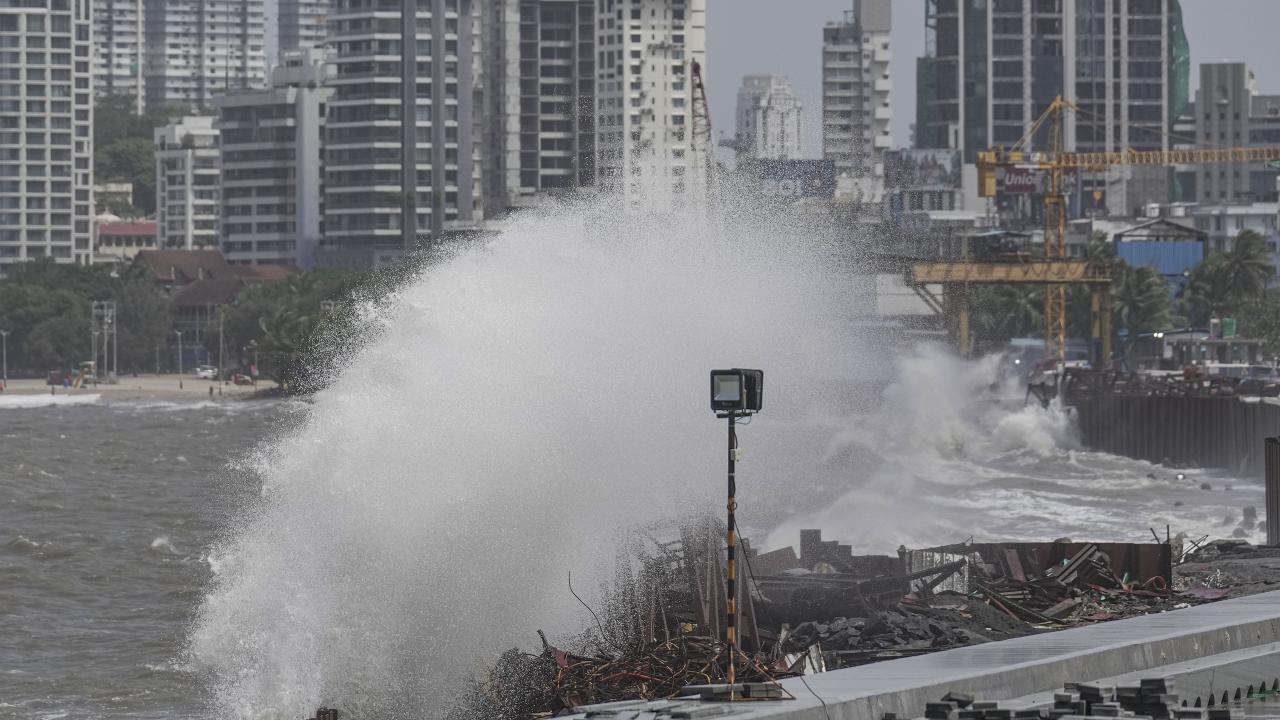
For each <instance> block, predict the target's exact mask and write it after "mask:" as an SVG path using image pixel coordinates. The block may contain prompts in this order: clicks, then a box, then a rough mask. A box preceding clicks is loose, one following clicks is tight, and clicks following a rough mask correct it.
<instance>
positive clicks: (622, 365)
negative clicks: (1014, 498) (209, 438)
mask: <svg viewBox="0 0 1280 720" xmlns="http://www.w3.org/2000/svg"><path fill="white" fill-rule="evenodd" d="M596 217H597V216H595V215H583V214H579V213H568V214H565V215H562V216H558V217H531V218H526V219H523V220H521V221H520V222H519V223H518V224H517V226H516V227H515V228H514V229H512V230H511V231H509V232H508V233H506V234H505V235H504V236H502V237H500V238H498V239H496V240H494V241H492V242H490V243H489V244H488V246H487V247H484V248H477V249H475V250H473V251H468V252H464V253H463V254H461V255H460V256H459V257H457V258H455V259H453V260H452V261H450V262H448V263H447V264H445V265H443V266H439V267H435V268H433V269H431V270H429V271H428V272H427V273H426V274H425V276H424V277H423V279H422V280H421V281H420V282H417V283H414V284H412V285H411V286H410V287H408V288H406V289H404V290H403V291H402V292H400V293H399V295H398V296H397V297H396V299H395V302H394V303H393V306H392V307H391V308H390V309H389V310H387V311H385V312H373V311H368V312H369V315H368V318H369V321H370V322H372V323H376V324H377V326H378V327H380V328H381V335H380V337H379V338H378V339H377V341H376V342H375V343H374V344H373V345H371V346H370V347H368V348H366V350H364V351H363V352H361V353H360V354H358V355H357V356H356V357H355V358H353V359H352V360H351V361H350V364H349V366H348V367H347V369H346V370H345V372H344V374H343V375H342V376H341V377H339V378H338V379H337V380H336V382H334V383H333V384H332V385H331V386H330V387H329V389H327V390H325V391H323V392H321V393H320V394H318V395H317V396H316V399H315V405H314V407H313V408H312V410H311V411H310V412H309V413H308V421H307V423H306V425H305V426H304V427H303V428H302V429H301V430H299V431H297V432H295V433H293V434H292V435H290V436H289V437H286V438H284V439H282V440H281V441H279V442H278V443H277V444H276V445H274V446H272V447H271V448H270V449H269V451H268V452H264V453H263V454H262V457H261V458H260V466H259V471H260V472H261V473H262V475H263V478H264V486H263V496H264V497H263V504H262V506H261V507H260V508H258V509H257V510H256V511H255V512H254V513H253V514H252V515H251V517H249V518H248V519H247V520H246V521H245V522H244V524H243V526H242V527H240V528H238V530H237V532H236V533H234V535H233V538H232V539H231V541H230V542H228V543H226V544H225V545H222V546H219V547H218V548H215V550H214V552H213V553H211V554H210V556H209V557H210V563H211V565H212V566H215V567H216V574H215V576H214V580H213V589H212V591H211V592H210V593H209V594H208V596H207V597H206V598H205V600H204V603H203V605H202V607H201V609H200V615H199V621H198V623H197V624H196V628H195V631H194V634H193V637H192V641H191V648H192V656H193V658H194V659H195V660H196V662H197V664H198V665H199V666H200V667H201V668H202V669H203V670H205V671H207V672H208V673H209V674H210V675H211V676H212V677H213V678H215V688H214V690H215V696H216V698H217V700H218V703H219V704H220V707H221V709H222V710H223V711H224V712H225V713H226V714H228V715H234V716H241V715H250V714H253V713H258V712H264V711H267V710H269V709H272V708H286V709H288V710H289V711H301V710H302V709H306V708H311V707H315V706H317V705H319V704H324V703H341V704H342V706H343V707H344V708H347V709H349V710H350V712H351V714H352V715H356V714H359V715H362V716H369V717H383V716H385V717H396V716H414V717H423V716H428V717H429V716H431V715H434V714H437V713H439V712H442V711H444V710H445V709H447V707H448V704H449V703H450V702H451V700H452V697H453V693H454V691H455V690H456V689H457V688H459V683H460V681H461V678H462V677H463V676H465V675H468V674H469V673H470V671H471V670H472V669H474V668H475V667H477V666H478V665H479V664H481V663H487V662H491V661H492V658H493V657H495V656H496V653H497V652H499V651H500V650H501V649H503V648H507V647H510V646H511V645H512V644H521V643H533V642H536V641H535V640H534V638H533V636H531V634H530V633H532V632H533V631H534V630H536V629H539V628H542V629H545V630H546V631H548V633H549V634H551V635H552V637H554V636H555V635H556V634H557V633H567V632H570V631H577V630H578V629H580V626H579V624H578V619H579V613H580V606H579V605H578V603H577V602H576V601H575V600H574V599H573V597H572V596H571V595H570V594H569V593H568V589H567V587H566V582H565V579H566V577H567V575H568V573H569V572H570V571H572V572H573V574H574V584H575V586H576V587H579V591H580V592H581V588H591V587H595V586H597V581H598V580H600V579H602V578H603V577H605V576H606V573H611V570H612V568H611V565H612V560H613V556H614V551H615V546H614V539H615V538H616V537H617V534H618V530H619V528H621V527H625V526H628V525H632V524H640V523H645V522H649V521H652V520H654V519H657V518H662V517H668V516H670V515H672V514H675V513H678V512H680V511H682V510H683V509H685V508H687V507H689V506H690V505H691V504H692V505H699V504H701V505H705V506H712V505H713V504H714V505H715V506H721V505H722V503H723V499H722V498H719V495H720V494H721V493H722V492H723V472H724V467H723V458H724V442H725V428H724V424H723V422H722V421H717V420H716V419H715V418H714V416H713V415H712V413H711V411H710V409H709V408H708V406H707V402H708V397H707V396H708V391H707V374H708V371H709V370H711V369H712V368H715V367H723V366H730V367H731V366H735V365H737V366H747V367H754V366H758V367H762V368H765V371H766V381H767V383H766V384H767V387H768V388H770V389H769V390H768V391H767V393H766V394H767V395H768V397H767V398H766V400H765V402H766V407H767V408H768V409H767V411H766V412H764V413H762V414H761V415H760V416H759V417H757V418H756V420H755V421H754V422H753V423H752V424H751V425H750V426H748V427H744V428H743V429H742V431H741V433H740V436H741V437H742V438H743V442H744V443H745V444H747V446H746V457H747V459H746V460H744V464H743V467H742V474H741V475H740V477H741V478H742V479H741V480H740V482H741V483H742V486H741V487H742V488H743V489H742V494H743V495H742V496H743V499H744V501H746V500H747V499H748V498H750V497H752V496H753V495H756V496H759V495H760V494H762V493H764V492H773V493H774V494H775V495H778V496H783V495H786V494H794V490H793V489H792V487H793V485H798V486H805V485H809V484H811V483H813V482H816V481H818V480H820V479H822V478H825V477H829V473H828V471H827V468H825V467H824V466H823V458H822V457H821V455H820V454H818V453H815V452H812V451H811V447H812V445H813V444H814V442H818V443H820V442H821V440H810V441H809V444H808V445H801V444H800V443H792V442H790V441H789V440H790V438H791V437H794V436H796V435H800V436H801V437H803V436H805V435H808V434H809V433H803V432H801V433H797V432H796V430H795V428H800V429H801V430H803V429H805V428H809V429H814V430H815V432H814V433H812V435H813V436H814V438H818V437H823V438H825V437H829V436H830V431H829V430H828V429H826V428H825V427H823V426H822V424H821V423H822V421H821V420H818V419H811V418H815V417H817V415H816V413H812V414H811V413H810V412H809V410H810V409H811V408H823V407H825V406H826V405H828V404H829V403H830V401H831V397H830V392H829V387H830V383H831V380H832V379H835V378H840V379H842V378H859V377H863V375H864V374H865V372H866V369H867V368H871V367H874V363H873V361H872V358H873V357H875V356H878V354H879V353H880V352H881V348H879V347H877V346H876V344H874V343H865V342H861V341H860V339H859V337H858V336H856V335H855V334H854V333H852V332H851V331H850V325H849V322H848V320H847V316H848V314H849V313H850V312H851V309H856V308H857V303H858V302H859V301H858V288H856V287H854V286H853V284H852V283H850V281H849V279H848V276H847V274H844V273H843V272H839V273H837V272H834V271H827V270H825V269H823V268H822V265H823V264H825V260H826V258H825V257H821V254H822V253H824V252H825V251H826V249H825V248H819V247H816V246H815V242H816V241H815V240H813V239H812V238H811V237H810V236H803V237H801V236H799V235H798V234H797V233H787V232H782V231H780V230H779V229H778V228H775V227H771V226H770V225H769V223H768V222H766V221H763V220H762V219H761V218H747V219H746V221H745V222H743V223H742V224H741V225H739V224H735V225H734V226H733V227H729V228H721V227H718V226H717V221H716V220H714V219H708V218H707V217H705V216H704V215H701V214H698V213H688V214H675V215H672V216H669V217H663V218H658V219H654V220H643V221H638V220H636V219H635V218H626V219H625V222H620V223H619V224H617V225H611V226H607V227H606V226H599V227H597V226H590V227H588V223H589V222H594V220H593V219H592V218H596ZM599 217H606V216H604V215H601V216H599ZM775 422H776V423H778V425H777V426H776V427H777V428H778V431H776V432H775V431H774V430H771V428H774V427H775V426H774V425H773V424H772V423H775ZM788 422H790V423H792V425H791V426H790V427H784V423H788ZM783 430H785V431H786V432H785V433H784V432H782V431H783ZM784 435H786V436H787V437H784ZM767 486H772V487H771V488H769V487H767ZM214 557H217V558H218V560H217V561H216V562H215V561H214V560H213V558H214ZM580 577H581V583H582V584H581V585H579V578H580Z"/></svg>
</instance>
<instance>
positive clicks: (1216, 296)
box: [1182, 253, 1234, 325]
mask: <svg viewBox="0 0 1280 720" xmlns="http://www.w3.org/2000/svg"><path fill="white" fill-rule="evenodd" d="M1226 265H1227V263H1226V254H1225V253H1213V254H1212V255H1209V256H1208V257H1206V258H1205V259H1203V260H1201V261H1200V262H1199V263H1196V266H1195V267H1193V268H1191V274H1190V276H1189V277H1188V278H1187V286H1186V288H1184V289H1183V291H1182V299H1183V301H1184V302H1185V303H1186V305H1187V308H1186V315H1187V318H1188V319H1189V320H1190V321H1191V322H1192V323H1193V324H1195V325H1204V324H1206V323H1207V322H1208V320H1209V318H1210V317H1213V316H1221V315H1223V314H1225V313H1226V312H1227V311H1228V310H1229V309H1230V308H1231V307H1232V305H1233V304H1234V293H1233V292H1232V288H1231V284H1230V282H1229V281H1228V279H1227V269H1226Z"/></svg>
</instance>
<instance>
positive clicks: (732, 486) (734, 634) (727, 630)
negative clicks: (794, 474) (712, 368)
mask: <svg viewBox="0 0 1280 720" xmlns="http://www.w3.org/2000/svg"><path fill="white" fill-rule="evenodd" d="M724 417H727V418H728V419H729V487H728V489H729V502H728V504H727V505H726V509H727V510H728V522H727V525H728V528H729V529H728V532H727V535H726V545H725V547H726V551H725V559H726V562H725V574H724V591H725V592H724V635H725V640H726V641H727V642H728V644H729V676H728V679H729V686H730V688H729V700H730V701H732V700H734V699H735V695H736V694H737V693H736V692H734V690H733V685H734V684H735V683H736V682H737V665H738V594H737V585H738V527H737V520H736V519H735V517H734V512H735V511H736V510H737V509H738V501H737V499H736V496H737V494H738V486H737V482H736V481H735V479H734V461H735V460H736V458H735V453H736V451H737V449H738V435H737V432H736V430H735V425H736V424H737V421H738V413H736V412H734V411H729V412H727V413H725V414H724Z"/></svg>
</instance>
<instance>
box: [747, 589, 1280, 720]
mask: <svg viewBox="0 0 1280 720" xmlns="http://www.w3.org/2000/svg"><path fill="white" fill-rule="evenodd" d="M1274 643H1280V593H1275V592H1273V593H1265V594H1262V595H1256V596H1252V597H1247V598H1240V599H1237V600H1228V601H1224V602H1220V603H1214V604H1211V605H1203V606H1200V607H1196V608H1191V609H1187V610H1178V611H1174V612H1168V613H1161V614H1158V615H1147V616H1143V617H1138V618H1132V619H1129V620H1118V621H1115V622H1109V623H1101V624H1098V625H1092V626H1089V627H1084V628H1077V629H1073V630H1064V631H1061V632H1056V633H1048V634H1043V635H1033V636H1030V637H1023V638H1016V639H1012V640H1005V641H1003V642H997V643H988V644H985V645H976V646H973V647H967V648H959V649H956V650H947V651H943V652H938V653H933V654H930V655H922V656H919V657H912V658H905V659H902V660H893V661H889V662H882V663H876V664H874V665H866V666H862V667H857V668H849V669H847V670H835V671H832V672H828V673H821V674H817V675H809V676H807V677H806V678H805V681H807V683H808V687H806V686H805V683H804V682H801V680H800V679H798V678H792V679H788V680H784V681H783V686H784V687H786V688H787V690H788V691H790V692H791V693H793V694H794V695H795V696H796V698H797V699H796V700H795V701H789V702H786V701H784V702H768V703H745V704H743V706H737V707H734V708H733V710H734V714H735V715H739V714H741V715H742V716H744V717H745V716H754V717H760V718H763V717H769V718H777V719H779V720H825V719H826V718H830V720H881V718H882V717H883V715H884V713H887V712H891V713H896V714H897V716H898V717H899V718H914V717H920V716H922V715H923V714H924V709H925V703H928V702H935V701H937V700H939V699H940V698H941V697H942V696H943V695H944V694H946V692H947V691H949V690H957V691H962V692H968V693H973V694H974V695H975V696H976V697H979V698H982V699H992V700H1005V699H1010V698H1019V697H1023V696H1027V695H1032V694H1035V693H1039V692H1045V691H1052V690H1054V689H1057V688H1060V687H1062V685H1063V684H1064V683H1068V682H1085V681H1091V680H1097V679H1100V678H1107V677H1113V676H1117V675H1124V674H1126V673H1139V674H1141V672H1142V671H1146V670H1156V669H1159V668H1164V667H1167V666H1169V665H1172V664H1175V663H1185V662H1191V661H1195V660H1200V659H1203V658H1207V657H1209V656H1214V655H1220V654H1222V655H1225V657H1224V660H1226V659H1229V658H1230V657H1231V656H1230V655H1229V654H1230V653H1233V652H1236V651H1240V650H1246V649H1250V648H1263V647H1265V646H1267V645H1270V644H1274ZM1258 679H1259V680H1261V679H1262V678H1258ZM810 688H811V689H812V692H810ZM814 693H816V694H817V695H818V696H820V697H821V698H822V701H819V700H818V699H817V698H816V697H815V696H814ZM824 702H825V708H824V706H823V703H824Z"/></svg>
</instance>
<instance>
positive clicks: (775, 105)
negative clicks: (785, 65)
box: [734, 75, 804, 160]
mask: <svg viewBox="0 0 1280 720" xmlns="http://www.w3.org/2000/svg"><path fill="white" fill-rule="evenodd" d="M803 109H804V104H803V103H801V102H800V100H799V99H798V98H796V96H795V94H793V93H792V92H791V83H790V81H788V80H787V78H786V76H785V75H747V76H746V77H744V78H742V87H740V88H738V108H737V113H736V114H735V116H734V125H735V132H734V146H735V147H736V149H737V151H738V158H739V159H740V160H741V159H752V160H766V159H768V160H793V159H796V158H798V157H800V113H801V111H802V110H803Z"/></svg>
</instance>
